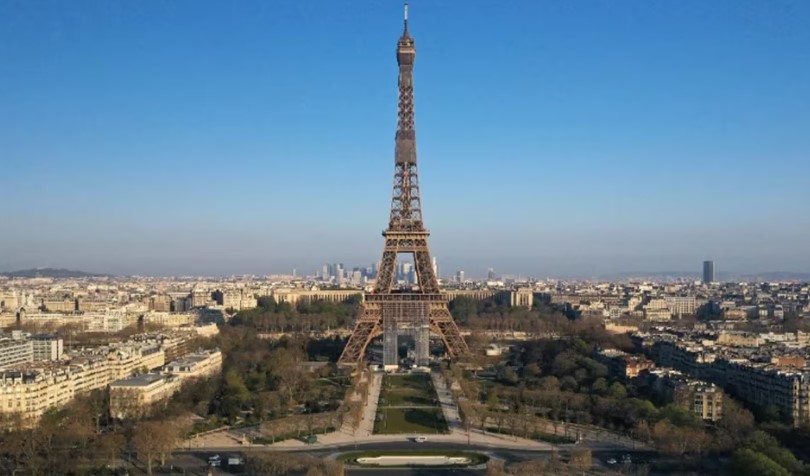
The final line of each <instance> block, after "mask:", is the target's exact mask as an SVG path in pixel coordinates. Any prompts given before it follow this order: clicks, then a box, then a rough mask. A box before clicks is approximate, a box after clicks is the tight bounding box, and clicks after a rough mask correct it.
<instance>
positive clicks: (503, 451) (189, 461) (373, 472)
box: [168, 441, 655, 476]
mask: <svg viewBox="0 0 810 476" xmlns="http://www.w3.org/2000/svg"><path fill="white" fill-rule="evenodd" d="M572 448H575V446H563V447H560V452H561V453H563V454H564V453H565V452H566V451H568V450H570V449H572ZM371 450H400V451H401V450H414V451H418V450H447V451H454V450H460V451H474V452H478V453H485V454H487V455H488V456H490V457H495V458H499V459H502V460H504V461H505V462H506V463H507V464H508V463H514V462H519V461H525V460H527V459H542V458H550V457H551V454H552V452H551V451H550V450H548V449H511V448H495V447H492V446H488V445H484V444H476V443H473V444H470V445H467V444H462V443H444V442H431V441H427V442H425V443H411V442H406V441H399V442H382V443H358V444H357V445H354V444H347V445H342V446H336V447H330V448H314V447H306V448H302V449H300V450H289V451H292V452H295V453H306V454H307V455H309V456H314V457H317V458H323V459H334V458H335V457H337V455H339V454H342V453H350V452H354V451H371ZM264 451H268V449H267V448H261V447H259V448H242V449H241V450H239V451H234V448H207V449H193V450H185V451H177V452H176V453H175V455H174V456H173V457H172V458H171V459H170V460H169V462H168V464H171V465H173V466H174V468H175V470H177V469H185V470H187V471H188V472H189V473H188V474H204V473H203V472H202V471H205V469H206V462H207V461H208V457H209V456H212V455H214V454H218V455H220V456H221V457H223V458H224V457H226V456H227V455H230V454H234V453H247V454H249V453H252V452H264ZM623 454H630V455H632V458H633V460H634V461H643V460H650V458H652V457H653V456H654V455H655V453H653V452H650V451H616V450H612V451H608V450H604V451H602V450H594V451H593V459H594V463H595V464H596V465H601V464H602V463H604V462H605V461H607V460H608V459H610V458H619V457H620V456H621V455H623ZM455 471H456V472H453V471H452V470H450V469H447V470H439V469H436V468H430V469H419V468H410V469H393V468H392V469H376V468H368V469H365V468H363V469H360V468H355V469H351V470H349V471H347V474H349V475H352V476H361V475H364V476H377V475H379V476H423V475H429V474H442V475H444V474H447V475H451V474H452V475H457V476H477V475H481V474H483V472H481V471H478V470H466V469H465V470H462V469H455ZM215 474H230V473H227V472H226V471H224V470H220V469H217V471H216V473H215Z"/></svg>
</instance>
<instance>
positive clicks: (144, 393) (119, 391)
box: [110, 373, 182, 419]
mask: <svg viewBox="0 0 810 476" xmlns="http://www.w3.org/2000/svg"><path fill="white" fill-rule="evenodd" d="M181 384H182V379H181V378H180V377H179V376H177V375H164V374H152V373H147V374H139V375H133V376H131V377H128V378H126V379H122V380H116V381H115V382H112V383H111V384H110V415H112V417H113V418H119V419H121V418H128V417H137V416H142V415H144V414H146V413H147V412H148V411H149V409H150V408H151V407H152V405H154V404H156V403H158V402H162V401H165V400H168V399H169V398H170V397H171V396H172V395H173V394H174V393H175V392H177V391H178V390H179V389H180V385H181Z"/></svg>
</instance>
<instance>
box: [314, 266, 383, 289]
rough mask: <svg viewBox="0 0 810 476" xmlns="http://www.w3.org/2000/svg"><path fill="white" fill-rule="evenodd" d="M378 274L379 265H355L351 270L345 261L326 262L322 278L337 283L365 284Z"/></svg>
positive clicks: (322, 269)
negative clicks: (361, 266) (345, 264)
mask: <svg viewBox="0 0 810 476" xmlns="http://www.w3.org/2000/svg"><path fill="white" fill-rule="evenodd" d="M376 275H377V265H371V266H368V267H363V268H358V267H354V268H352V269H351V270H349V269H348V268H346V267H345V266H344V265H343V263H333V264H328V263H327V264H325V265H323V267H322V268H321V279H322V280H323V281H331V282H334V283H335V284H352V285H355V286H361V285H364V284H365V283H366V282H367V281H368V280H369V279H374V278H375V277H376Z"/></svg>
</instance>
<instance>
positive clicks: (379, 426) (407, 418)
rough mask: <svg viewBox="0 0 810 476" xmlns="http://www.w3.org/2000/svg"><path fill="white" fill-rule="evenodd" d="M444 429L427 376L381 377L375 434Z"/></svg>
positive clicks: (444, 422)
mask: <svg viewBox="0 0 810 476" xmlns="http://www.w3.org/2000/svg"><path fill="white" fill-rule="evenodd" d="M445 432H447V422H446V421H445V419H444V415H443V414H442V411H441V407H440V406H439V400H438V397H437V395H436V390H435V389H434V388H433V382H432V381H431V379H430V376H429V375H425V374H410V375H386V376H384V377H383V381H382V389H381V391H380V400H379V402H378V404H377V418H376V421H375V422H374V433H382V434H392V433H415V434H420V433H426V434H436V433H445Z"/></svg>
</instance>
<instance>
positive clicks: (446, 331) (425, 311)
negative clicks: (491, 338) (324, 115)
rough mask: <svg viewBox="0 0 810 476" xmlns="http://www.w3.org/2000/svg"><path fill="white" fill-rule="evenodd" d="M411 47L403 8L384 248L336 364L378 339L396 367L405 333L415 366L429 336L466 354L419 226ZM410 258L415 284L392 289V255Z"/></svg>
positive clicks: (424, 357) (453, 352) (455, 353)
mask: <svg viewBox="0 0 810 476" xmlns="http://www.w3.org/2000/svg"><path fill="white" fill-rule="evenodd" d="M415 58H416V48H415V42H414V40H413V38H412V37H411V36H410V35H409V34H408V4H407V3H406V4H405V28H404V31H403V33H402V36H401V37H400V38H399V41H398V42H397V64H398V65H399V103H398V114H397V133H396V146H395V152H394V194H393V198H392V199H391V218H390V220H389V222H388V229H386V230H385V231H383V237H385V248H384V250H383V256H382V261H381V262H380V266H379V272H378V274H377V281H376V284H375V287H374V289H373V291H372V292H370V293H366V295H365V302H364V304H363V309H362V312H361V315H360V317H359V318H358V320H357V322H356V323H355V327H354V331H353V332H352V334H351V336H350V337H349V341H348V342H347V343H346V347H345V348H344V349H343V354H341V356H340V360H339V363H341V364H352V363H357V362H359V361H360V360H361V359H362V358H363V356H364V355H365V352H366V347H367V346H368V344H369V342H371V340H372V339H374V338H375V337H377V336H379V335H380V334H382V335H383V363H384V364H385V365H396V364H397V362H398V356H397V351H398V349H397V347H398V345H397V344H398V335H399V334H400V333H406V334H411V335H413V336H414V340H415V342H416V364H417V365H420V366H423V365H427V363H428V357H429V339H430V337H429V333H431V332H432V333H434V334H436V335H437V336H439V337H440V338H441V339H442V341H443V342H444V346H445V349H446V352H447V355H448V356H449V357H460V356H464V355H466V354H467V353H468V352H469V350H468V349H467V344H466V343H465V342H464V339H463V338H462V337H461V334H460V333H459V331H458V327H457V326H456V323H455V322H454V321H453V317H452V316H451V315H450V310H449V309H448V307H447V305H448V298H447V295H446V294H444V293H442V292H441V290H440V289H439V281H438V279H437V277H436V273H435V271H434V269H433V265H432V262H431V259H430V250H429V249H428V242H427V239H428V236H429V235H430V232H429V231H428V230H427V229H426V228H425V225H424V223H423V222H422V204H421V199H420V198H419V174H418V173H417V167H416V130H415V128H414V113H413V106H414V101H413V63H414V59H415ZM399 254H410V255H411V256H412V257H413V263H414V268H415V272H416V285H415V286H413V287H411V288H409V289H399V288H397V287H396V285H395V282H394V278H395V276H396V265H397V255H399Z"/></svg>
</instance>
